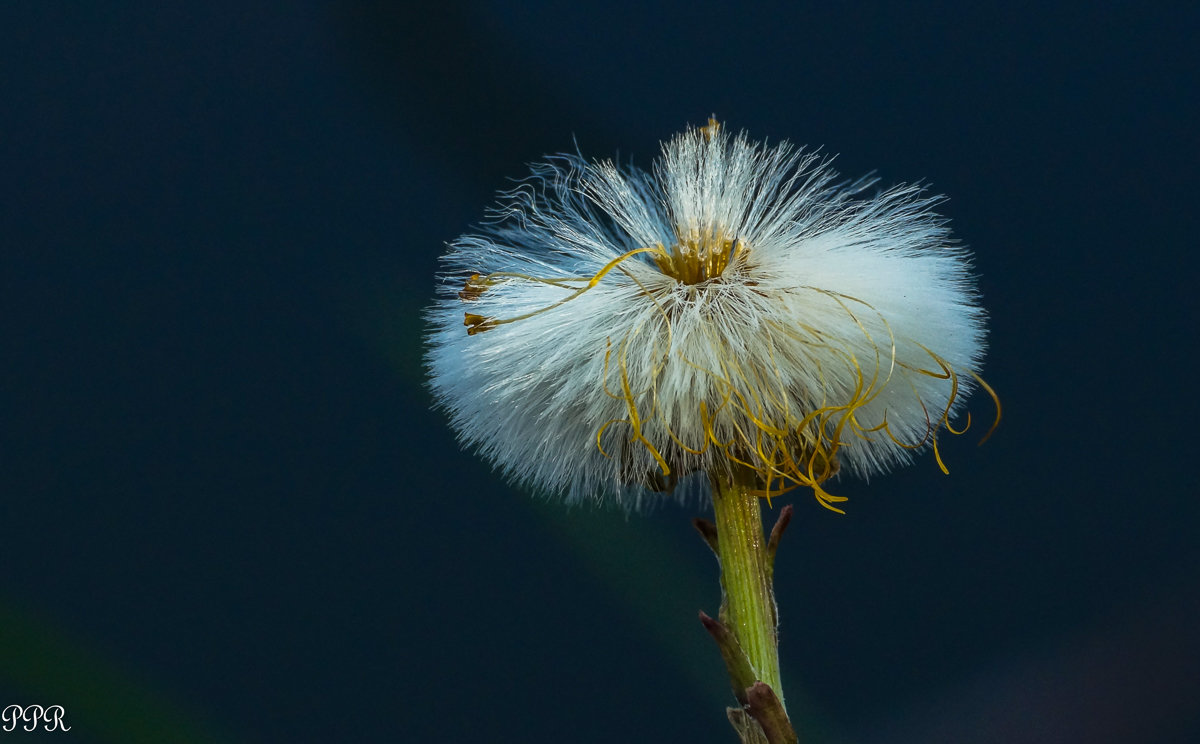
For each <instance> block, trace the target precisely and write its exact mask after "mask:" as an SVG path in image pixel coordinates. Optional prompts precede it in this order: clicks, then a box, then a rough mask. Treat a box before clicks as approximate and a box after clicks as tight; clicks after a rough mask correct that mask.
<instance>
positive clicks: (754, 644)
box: [712, 471, 783, 703]
mask: <svg viewBox="0 0 1200 744" xmlns="http://www.w3.org/2000/svg"><path fill="white" fill-rule="evenodd" d="M712 485H713V512H714V513H715V516H716V527H717V558H718V560H720V562H721V586H722V588H723V589H724V590H725V599H724V601H723V602H722V603H721V617H720V619H721V622H722V623H723V624H725V625H726V626H727V627H728V628H729V629H730V630H731V631H732V632H733V635H734V637H735V638H737V641H738V644H740V645H741V647H742V650H743V651H744V652H745V654H746V658H747V659H749V661H750V665H751V666H752V667H753V670H754V673H755V676H756V678H757V679H758V680H761V681H762V682H765V683H767V684H768V685H770V686H771V689H772V690H773V691H774V692H775V694H776V696H778V698H779V700H780V702H781V703H782V701H783V687H782V686H781V684H780V679H779V649H778V638H777V636H776V626H777V624H778V614H777V610H776V606H775V592H774V590H773V589H772V586H771V585H772V581H771V579H772V573H773V571H772V568H773V567H772V565H771V558H772V556H771V555H770V554H769V551H768V543H767V540H766V539H765V537H764V536H763V526H762V512H761V510H760V508H759V503H758V502H759V497H758V496H757V495H756V494H754V493H752V490H753V488H754V481H753V473H747V472H744V471H742V472H739V471H735V472H734V474H733V477H732V478H729V479H722V478H717V477H714V478H713V479H712Z"/></svg>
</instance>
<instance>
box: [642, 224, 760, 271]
mask: <svg viewBox="0 0 1200 744" xmlns="http://www.w3.org/2000/svg"><path fill="white" fill-rule="evenodd" d="M676 238H677V242H676V243H675V245H673V246H671V247H670V248H669V249H668V248H664V249H663V250H662V251H661V252H657V251H656V252H655V254H654V263H656V264H657V265H658V269H659V271H661V272H662V273H664V274H666V275H667V276H669V277H672V278H673V279H675V280H676V281H679V282H681V283H683V284H700V283H701V282H706V281H708V280H709V279H715V278H716V277H718V276H720V275H721V272H723V271H725V267H726V266H728V265H729V262H730V261H732V260H733V259H735V258H737V257H739V256H742V255H744V254H745V253H746V251H747V248H746V243H745V241H743V240H742V239H741V238H731V237H729V236H727V235H726V234H725V233H724V232H723V231H721V230H719V229H716V228H711V227H710V228H707V229H705V230H701V229H699V228H695V227H693V228H691V229H690V230H687V231H686V232H685V231H684V230H677V231H676Z"/></svg>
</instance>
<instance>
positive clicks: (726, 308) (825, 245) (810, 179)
mask: <svg viewBox="0 0 1200 744" xmlns="http://www.w3.org/2000/svg"><path fill="white" fill-rule="evenodd" d="M875 182H876V181H875V179H872V178H863V179H859V180H857V181H853V182H844V181H843V182H839V181H838V177H837V174H836V173H835V172H834V171H833V170H832V169H831V168H830V166H829V159H828V158H823V157H821V156H820V155H818V154H816V153H813V152H805V151H804V150H803V149H800V148H795V147H793V146H791V145H789V144H788V143H786V142H784V143H781V144H778V145H775V146H772V147H768V146H767V145H765V144H758V143H755V142H752V141H750V140H749V139H748V138H747V137H746V136H745V134H744V133H743V134H738V135H736V136H732V135H730V134H729V133H728V132H726V131H725V130H724V129H723V128H722V127H721V126H720V125H719V124H718V123H717V122H716V121H715V120H710V121H709V124H708V126H705V127H701V128H690V129H688V130H687V131H685V132H684V133H682V134H679V135H677V136H675V137H674V138H673V139H671V140H670V141H669V142H667V143H666V144H664V146H663V150H662V155H661V157H660V158H659V159H658V161H657V162H656V163H655V164H654V167H653V170H652V171H650V172H645V171H641V170H638V169H636V168H633V167H628V168H619V167H618V166H617V165H615V164H614V163H612V162H611V161H601V162H587V161H585V160H584V159H583V158H582V157H579V156H576V155H559V156H555V157H552V158H549V159H548V160H547V161H546V162H544V163H541V164H538V165H535V166H533V171H532V175H531V176H530V177H529V178H528V179H526V180H524V181H522V182H519V183H518V185H517V186H516V188H514V189H512V190H510V191H507V192H503V193H501V195H500V202H499V206H498V207H496V208H494V209H493V210H492V212H491V218H492V219H491V220H490V221H489V222H487V223H485V224H484V225H483V226H481V227H480V228H479V229H478V231H477V232H475V233H469V234H466V235H463V236H461V237H459V238H458V239H457V240H455V241H453V242H452V243H450V244H449V246H448V251H447V253H446V255H445V256H444V258H443V260H444V265H445V267H446V271H445V273H444V274H443V275H442V277H441V287H440V290H439V298H438V300H437V301H436V304H435V305H434V306H433V307H432V308H430V310H429V311H428V313H427V315H428V319H429V321H430V323H431V326H432V330H431V332H430V334H429V338H428V341H429V348H428V353H427V357H426V362H427V366H428V368H429V372H430V376H431V386H432V389H433V393H434V396H435V399H436V401H437V404H438V405H439V406H440V407H441V408H443V409H444V410H445V411H446V412H448V414H449V416H450V421H451V424H452V426H453V428H454V429H455V431H456V432H457V434H458V436H459V439H460V441H462V442H463V443H465V444H466V445H469V446H471V447H473V448H475V449H476V450H478V451H479V453H480V454H482V455H483V456H484V457H485V458H486V459H488V460H490V461H491V462H492V463H493V464H494V465H495V466H497V467H498V468H499V469H500V470H501V471H503V472H504V473H505V474H506V475H507V476H509V477H510V478H512V479H514V480H516V481H518V482H521V483H524V484H526V485H529V486H532V487H533V488H535V489H539V490H543V491H546V492H550V493H561V494H563V495H565V496H566V498H567V499H568V500H570V501H578V500H582V499H586V498H593V499H605V498H610V499H615V500H617V501H618V502H620V503H623V504H626V505H629V506H635V507H636V506H638V505H640V504H642V503H643V502H644V501H646V500H647V499H648V498H649V496H650V494H652V493H654V492H663V491H671V490H675V491H676V492H677V493H686V492H688V490H689V489H687V488H679V489H677V488H676V486H678V485H680V484H681V483H683V482H688V483H691V482H695V479H687V478H685V477H686V476H689V475H691V474H693V473H701V472H703V473H707V474H708V475H709V476H710V477H714V476H728V475H729V474H730V473H732V471H733V470H734V469H742V472H743V473H744V472H746V469H748V470H749V471H753V476H754V478H755V481H756V483H757V484H758V485H759V487H760V488H761V494H762V495H765V496H768V497H769V496H772V495H775V494H778V493H780V492H782V491H784V490H787V489H789V488H793V487H796V486H807V487H810V488H812V489H813V492H814V493H815V494H816V496H817V498H818V499H819V500H820V501H821V503H822V504H824V505H826V506H829V507H830V508H833V509H835V510H837V511H840V510H838V509H836V507H834V506H833V503H835V502H837V501H843V500H845V499H844V498H843V497H839V496H835V495H833V494H830V493H829V492H828V491H827V490H826V489H825V488H824V486H823V485H822V484H824V483H825V482H826V481H827V480H828V479H829V478H831V477H832V476H834V475H835V474H837V473H838V472H839V471H846V472H850V473H853V474H856V475H859V476H862V477H868V476H870V475H872V474H876V473H881V472H884V471H886V470H888V469H889V468H891V467H893V466H895V465H898V464H901V463H906V462H908V461H909V460H910V459H911V458H912V456H913V454H914V453H915V452H916V451H918V450H921V449H924V448H927V447H930V448H932V449H934V452H935V456H936V459H937V462H938V464H939V466H941V467H942V469H943V470H945V466H944V465H942V463H941V457H940V455H939V454H938V453H937V435H938V432H939V431H940V430H941V429H946V430H949V431H952V432H954V433H961V430H956V429H953V428H952V426H951V424H950V419H951V417H952V416H953V415H954V414H955V413H956V411H957V409H958V408H959V407H960V404H961V402H962V400H963V398H964V397H965V396H966V395H967V394H968V392H969V391H970V390H971V389H972V388H973V387H974V386H975V384H976V383H978V384H980V385H983V386H984V387H985V388H986V389H987V390H988V392H989V393H991V389H990V388H987V386H986V383H984V382H983V380H982V379H980V378H979V376H978V369H979V367H980V363H981V361H982V358H983V352H984V335H985V329H984V320H985V315H984V311H983V310H982V308H981V307H980V306H979V303H978V295H977V293H976V290H975V287H974V281H973V279H972V276H971V273H970V263H969V255H968V253H967V251H966V250H965V249H964V248H963V247H961V246H960V245H958V244H957V243H956V242H955V241H954V240H953V239H952V238H951V235H950V231H949V229H948V228H947V226H946V220H945V219H944V218H942V217H940V216H939V215H938V214H937V213H936V212H935V211H934V207H935V206H936V205H937V204H938V203H939V202H940V201H941V200H942V199H941V197H937V196H929V195H927V194H926V192H925V191H924V189H923V188H922V187H920V186H918V185H900V186H896V187H893V188H891V189H888V190H884V191H878V190H875V191H873V192H872V189H873V186H874V185H875ZM464 326H465V327H464ZM993 397H994V394H993ZM998 412H999V408H997V414H998ZM964 429H965V427H964ZM681 479H682V480H681ZM692 490H699V489H692Z"/></svg>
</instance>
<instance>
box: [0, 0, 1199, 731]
mask: <svg viewBox="0 0 1200 744" xmlns="http://www.w3.org/2000/svg"><path fill="white" fill-rule="evenodd" d="M512 5H513V6H515V4H512ZM901 5H902V4H896V5H895V6H894V7H891V6H889V7H876V6H873V5H853V6H843V5H841V4H832V3H819V4H811V5H806V4H789V5H787V6H786V7H784V6H778V7H776V6H761V7H757V8H755V9H739V8H735V7H733V6H732V5H729V6H726V5H721V4H717V3H709V2H687V3H682V2H678V3H668V4H650V5H647V4H643V3H633V2H615V3H579V4H576V5H574V6H573V7H572V8H570V9H568V8H565V7H559V4H557V3H548V2H526V3H523V4H522V6H521V9H515V7H510V4H507V3H501V2H491V3H486V2H475V3H473V2H445V1H443V2H438V3H434V4H430V5H429V6H427V7H420V8H418V7H416V6H408V5H404V4H399V3H397V4H390V3H382V2H376V3H372V2H365V1H364V2H354V1H350V0H346V1H344V2H320V1H319V0H304V1H297V2H290V3H268V2H246V1H244V0H243V1H242V2H225V1H213V2H206V3H151V2H125V3H91V4H76V3H57V2H23V3H22V2H15V3H5V4H4V6H3V9H2V10H0V185H2V186H0V188H2V191H0V216H2V217H0V229H2V232H0V344H2V346H0V348H2V349H3V356H2V362H0V705H9V704H12V703H20V704H31V703H42V704H47V705H48V704H52V703H57V704H61V705H63V706H65V708H66V710H67V720H68V723H70V724H72V725H73V726H74V728H73V730H72V731H71V732H70V733H69V734H59V735H57V739H58V740H61V741H79V742H135V741H137V742H161V741H178V742H190V741H196V742H199V741H205V742H210V741H211V742H216V741H221V742H244V743H250V744H252V743H256V742H307V741H447V742H477V741H478V742H541V741H572V742H615V741H628V742H643V741H645V742H651V741H695V742H710V741H711V742H728V741H731V740H732V739H733V735H732V733H731V731H730V730H728V727H727V725H726V724H725V722H724V720H723V713H722V710H721V709H722V706H723V705H724V704H725V703H726V702H727V699H728V697H729V695H728V692H727V688H726V682H725V679H724V676H723V670H722V668H721V664H720V661H719V659H718V657H717V654H716V652H715V650H714V648H712V646H711V642H710V640H709V639H708V638H707V637H706V636H705V634H704V633H703V631H702V629H701V628H700V626H699V624H698V623H697V622H696V620H695V614H696V611H697V610H699V609H702V608H703V609H706V610H708V611H709V612H713V611H715V609H716V606H717V603H718V588H717V583H716V565H715V563H714V562H713V560H712V558H711V556H710V555H709V554H708V553H707V550H706V548H704V546H703V545H702V544H701V543H700V541H699V540H698V539H697V538H696V537H695V536H694V535H693V534H691V528H690V526H689V525H688V520H689V519H690V518H691V517H692V516H694V515H693V513H692V511H690V510H688V509H684V508H681V507H677V506H674V505H668V506H664V507H663V508H661V509H658V510H657V511H655V512H654V513H652V514H650V515H635V516H633V517H630V518H629V519H626V518H625V517H624V516H623V515H620V514H612V513H608V512H604V511H596V510H593V509H587V508H584V509H574V510H567V509H565V508H563V507H561V506H560V505H557V504H553V503H543V502H542V501H539V500H537V499H534V498H530V497H529V496H528V495H527V494H522V493H515V492H513V491H512V490H511V489H510V488H509V487H508V486H506V485H505V484H503V483H502V482H501V481H499V480H498V479H497V478H496V477H495V476H493V475H492V474H491V473H490V472H489V471H488V468H487V466H486V465H484V464H483V463H481V462H479V461H478V460H477V459H476V458H475V457H474V456H472V455H471V454H469V453H464V452H461V451H460V450H459V449H458V447H457V446H456V444H455V442H454V440H453V437H452V435H451V434H450V432H449V431H448V429H447V427H446V425H445V422H444V421H443V419H442V417H441V416H440V415H438V414H436V413H433V412H431V411H430V410H429V403H430V401H429V397H428V394H427V392H426V390H425V389H424V387H423V373H422V370H421V362H420V355H421V333H422V326H421V321H420V317H419V313H420V310H421V308H422V307H423V306H425V305H426V304H427V303H428V302H429V300H430V298H431V297H432V287H433V274H434V271H435V270H436V262H437V256H438V254H439V253H440V251H441V250H442V244H443V242H444V241H446V240H448V239H451V238H453V237H455V236H456V235H458V234H459V233H461V232H462V231H463V230H464V229H465V228H466V227H467V226H468V225H469V224H470V223H471V222H473V221H476V220H478V219H479V218H480V217H481V216H482V210H483V208H484V207H485V206H486V205H487V204H488V203H489V202H490V200H491V194H492V192H493V191H494V190H495V189H496V188H499V187H501V186H503V185H504V183H505V180H504V179H505V178H506V177H510V176H520V175H522V173H523V172H524V170H525V169H524V165H523V164H524V163H526V162H529V161H532V160H535V159H537V158H539V157H540V156H541V155H543V154H544V153H547V152H553V151H561V150H565V149H572V148H573V147H574V146H575V145H574V143H575V142H576V141H577V142H578V146H579V148H580V149H581V150H582V151H583V152H584V153H585V154H587V155H589V156H595V157H601V156H610V155H613V154H615V153H617V152H618V151H619V153H620V155H621V156H622V157H623V158H629V157H632V158H633V159H634V161H635V162H637V163H640V164H642V165H646V164H648V163H649V162H650V160H651V159H652V158H653V156H654V154H655V153H656V151H657V143H658V141H659V140H661V139H664V138H666V137H669V136H670V135H671V134H672V133H674V132H676V131H678V130H679V129H681V128H682V127H683V126H684V125H686V124H688V123H692V124H696V123H701V122H703V121H704V120H705V119H706V118H707V116H708V115H709V114H710V113H716V114H717V115H718V116H719V117H720V118H721V119H722V120H723V121H725V122H726V123H727V124H728V125H729V126H730V127H732V128H735V129H740V128H746V129H747V130H749V132H750V133H751V135H752V136H754V137H757V138H763V137H766V138H770V139H771V140H778V139H782V138H788V139H791V140H793V141H796V142H798V143H802V144H810V145H824V146H825V148H826V149H827V150H828V151H829V152H839V153H842V155H841V156H840V157H839V159H838V165H839V167H840V169H841V170H842V171H843V172H844V173H846V174H847V175H858V174H861V173H863V172H866V171H870V170H877V171H878V172H879V175H880V176H881V177H882V179H883V181H884V182H885V183H894V182H898V181H911V180H918V179H922V180H926V181H928V182H931V183H932V184H933V187H934V188H935V189H936V190H938V191H941V192H944V193H947V194H949V195H950V196H951V197H952V198H951V201H949V202H948V203H947V204H946V205H945V208H944V211H945V212H946V213H947V214H948V215H949V216H950V217H951V218H952V219H953V226H954V228H955V230H956V232H957V234H958V236H959V237H961V238H962V239H963V240H964V241H966V242H967V243H969V244H970V245H971V246H972V247H973V248H974V250H975V253H976V266H977V269H978V273H979V276H980V284H981V288H982V291H983V293H984V296H985V303H986V305H987V307H988V309H989V311H990V312H991V315H992V321H991V329H992V331H991V339H990V353H989V358H988V362H987V367H986V369H985V376H986V377H987V379H988V380H989V381H990V382H991V383H992V384H993V385H994V386H995V388H996V389H997V390H998V391H999V394H1000V396H1001V399H1002V400H1003V403H1004V406H1005V419H1004V422H1003V423H1002V425H1001V428H1000V429H999V431H998V432H997V434H996V435H995V436H994V437H993V439H992V440H991V441H990V442H988V443H987V444H986V445H985V446H984V447H983V448H979V449H977V448H975V447H974V445H973V442H974V438H973V437H966V438H963V439H961V440H954V441H950V442H947V443H946V445H945V450H944V452H945V456H946V458H947V460H948V463H949V465H950V467H951V470H952V473H951V475H950V476H948V477H945V476H942V475H941V474H939V473H938V472H937V469H936V468H935V466H934V465H933V463H932V461H931V460H930V458H928V457H927V458H925V459H923V460H922V461H921V462H920V463H919V464H917V465H916V466H914V467H912V468H909V469H907V470H905V471H903V472H900V473H896V474H893V475H890V476H887V477H883V478H879V479H877V480H875V481H873V482H872V483H870V484H864V483H856V482H850V481H842V482H840V483H838V484H837V491H838V492H839V493H842V494H844V495H848V496H851V497H852V500H851V501H850V502H849V505H848V506H849V512H850V513H849V515H848V516H845V517H841V516H837V515H834V514H832V513H830V512H827V511H825V510H823V509H821V508H820V507H819V506H818V505H817V504H816V503H815V501H813V500H812V499H811V498H809V497H807V496H805V495H804V494H802V493H801V494H798V495H797V496H796V497H795V499H794V501H795V502H796V505H797V509H798V515H797V517H798V518H797V521H796V522H795V524H794V527H793V531H792V533H790V534H789V537H788V540H787V541H786V542H785V545H784V547H783V550H782V552H781V556H780V565H779V568H778V570H777V577H778V591H779V601H780V604H781V612H782V618H783V626H782V629H781V633H782V649H781V652H782V656H783V660H784V680H785V685H786V689H787V692H788V699H789V707H790V708H791V710H792V712H793V715H794V716H795V717H796V719H797V720H798V722H799V725H800V727H801V730H802V733H807V738H805V739H804V740H805V741H808V742H845V743H847V744H849V743H857V744H874V743H880V744H882V743H883V742H962V743H967V744H970V743H972V742H1004V743H1005V744H1018V743H1020V742H1129V741H1138V742H1161V743H1164V744H1165V743H1167V742H1185V741H1195V740H1196V738H1194V737H1200V705H1198V704H1197V702H1196V701H1197V699H1198V698H1200V681H1198V680H1200V677H1198V675H1197V674H1196V669H1197V668H1200V637H1198V631H1197V630H1196V629H1197V627H1200V601H1198V599H1197V592H1198V590H1200V542H1198V539H1197V537H1198V534H1200V533H1198V529H1200V512H1198V509H1200V507H1198V505H1197V493H1196V491H1197V489H1196V486H1195V485H1194V483H1195V477H1194V475H1193V473H1194V468H1193V464H1194V460H1195V458H1196V454H1195V452H1196V445H1195V440H1193V439H1190V437H1193V436H1195V428H1196V424H1197V421H1198V420H1200V419H1198V416H1197V414H1198V413H1200V411H1198V410H1197V409H1198V407H1197V405H1196V401H1195V392H1194V388H1195V382H1194V379H1193V378H1194V371H1195V369H1196V364H1195V361H1196V359H1195V351H1194V346H1195V339H1196V323H1195V320H1194V316H1193V313H1194V311H1195V309H1196V302H1195V299H1194V296H1195V295H1194V292H1195V291H1196V283H1197V278H1198V276H1197V271H1196V269H1197V261H1196V258H1195V256H1196V249H1197V245H1196V242H1197V241H1196V236H1197V235H1198V234H1200V233H1198V231H1197V224H1196V222H1197V220H1196V209H1197V207H1196V205H1197V188H1196V180H1195V175H1196V173H1197V169H1198V167H1200V158H1198V151H1200V149H1198V147H1197V138H1196V129H1197V116H1196V109H1195V107H1194V104H1193V103H1192V99H1193V98H1194V97H1195V95H1196V90H1197V79H1196V75H1195V73H1196V70H1197V69H1198V62H1200V60H1198V59H1197V55H1196V54H1195V39H1196V37H1197V32H1198V31H1200V23H1198V16H1197V11H1195V10H1194V9H1193V10H1186V11H1183V10H1181V11H1178V12H1174V11H1171V10H1168V9H1165V8H1159V9H1146V8H1144V7H1135V6H1134V5H1133V4H1124V5H1113V6H1111V7H1106V8H1099V7H1096V6H1093V5H1090V4H1079V5H1078V6H1076V5H1072V4H1067V3H1059V4H1050V5H1048V6H1047V5H1045V4H1020V3H1007V4H1004V5H1002V6H995V7H991V6H989V7H983V6H974V5H973V6H972V7H971V8H970V9H957V10H955V9H950V8H949V7H928V8H924V7H915V6H913V7H903V8H902V7H901ZM903 5H907V4H903ZM835 6H836V7H835ZM1180 7H1182V5H1181V6H1180ZM974 410H975V412H976V416H977V417H983V418H987V417H988V416H989V415H990V409H989V407H988V405H987V403H986V401H985V400H979V401H976V405H975V406H974ZM0 738H3V739H4V740H5V741H7V740H8V739H10V738H11V739H12V740H13V741H14V742H16V741H24V740H26V739H32V738H33V737H32V735H18V734H15V733H14V734H3V733H0ZM46 738H51V736H50V735H46Z"/></svg>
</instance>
